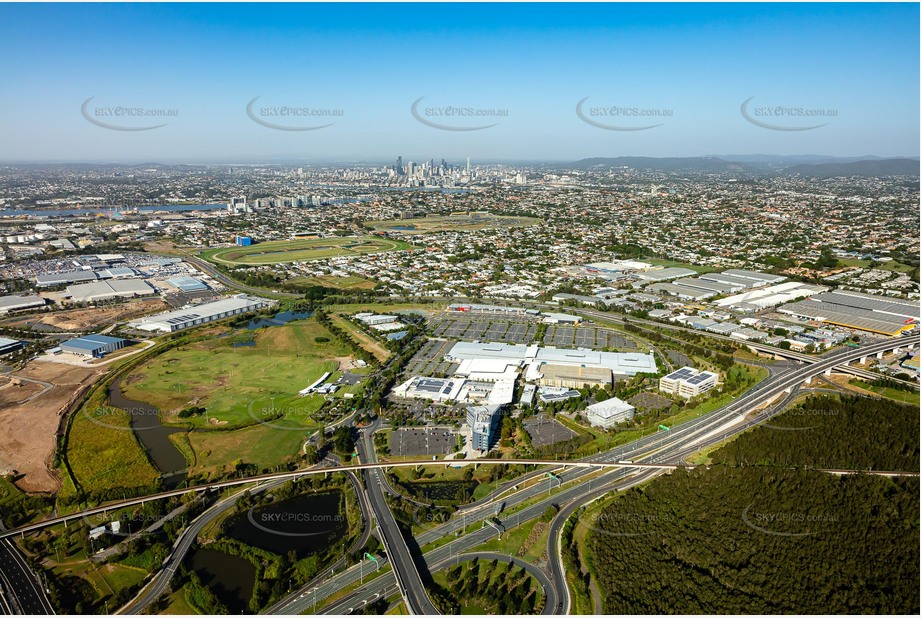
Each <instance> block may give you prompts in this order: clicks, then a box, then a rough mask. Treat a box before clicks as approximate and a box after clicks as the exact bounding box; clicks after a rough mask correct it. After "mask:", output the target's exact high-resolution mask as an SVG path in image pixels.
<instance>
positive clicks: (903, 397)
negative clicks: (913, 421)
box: [849, 380, 921, 406]
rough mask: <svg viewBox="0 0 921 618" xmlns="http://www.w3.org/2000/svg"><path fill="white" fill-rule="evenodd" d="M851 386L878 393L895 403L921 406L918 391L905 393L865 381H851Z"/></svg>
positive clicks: (920, 397)
mask: <svg viewBox="0 0 921 618" xmlns="http://www.w3.org/2000/svg"><path fill="white" fill-rule="evenodd" d="M849 384H852V385H854V386H857V387H859V388H862V389H864V390H868V391H871V392H874V393H876V394H877V395H882V396H883V397H886V398H888V399H892V400H894V401H900V402H902V403H910V404H912V405H915V406H917V405H921V393H918V391H903V390H899V389H897V388H891V387H889V386H875V385H873V384H870V383H869V382H864V381H863V380H851V381H850V382H849Z"/></svg>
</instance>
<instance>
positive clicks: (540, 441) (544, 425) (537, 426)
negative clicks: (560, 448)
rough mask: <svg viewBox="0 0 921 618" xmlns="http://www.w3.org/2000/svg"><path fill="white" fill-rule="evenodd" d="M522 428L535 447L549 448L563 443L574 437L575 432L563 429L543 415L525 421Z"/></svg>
mask: <svg viewBox="0 0 921 618" xmlns="http://www.w3.org/2000/svg"><path fill="white" fill-rule="evenodd" d="M524 428H525V430H526V431H527V432H528V435H529V436H531V444H533V445H534V446H536V447H541V446H549V445H551V444H556V443H557V442H565V441H566V440H571V439H573V438H574V437H576V435H577V434H576V432H574V431H572V430H571V429H569V428H567V427H564V426H563V425H562V424H561V423H560V422H559V421H556V420H554V419H552V418H547V417H546V416H544V415H543V414H539V415H537V416H532V417H531V418H528V419H525V421H524Z"/></svg>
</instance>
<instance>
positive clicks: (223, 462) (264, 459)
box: [170, 419, 315, 476]
mask: <svg viewBox="0 0 921 618" xmlns="http://www.w3.org/2000/svg"><path fill="white" fill-rule="evenodd" d="M283 421H284V419H282V421H279V422H278V423H272V425H256V426H255V427H246V428H244V429H236V430H234V431H193V432H191V433H188V434H184V433H183V434H173V435H172V436H170V439H171V440H172V441H173V443H174V444H176V445H177V446H178V447H179V450H180V451H182V452H183V454H184V455H185V456H186V460H188V461H189V463H190V466H189V471H190V473H192V474H199V473H202V474H206V475H211V476H214V475H217V474H221V473H223V472H229V471H231V469H232V468H233V465H234V463H235V462H237V461H240V462H243V463H247V464H253V465H255V466H257V467H258V468H259V469H260V470H261V469H263V468H271V467H272V466H275V465H277V464H280V463H282V462H283V461H284V460H285V458H286V457H289V456H290V457H295V456H297V455H298V453H299V452H300V448H301V445H302V444H303V442H304V437H305V435H306V434H308V433H310V430H311V429H312V428H313V426H311V427H304V431H295V430H291V431H286V430H282V429H280V427H281V426H282V422H283ZM276 425H277V426H276ZM314 426H315V425H314ZM183 440H186V441H187V442H186V444H187V446H184V445H181V444H180V443H181V442H182V441H183ZM189 449H191V457H190V453H189Z"/></svg>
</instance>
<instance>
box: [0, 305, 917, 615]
mask: <svg viewBox="0 0 921 618" xmlns="http://www.w3.org/2000/svg"><path fill="white" fill-rule="evenodd" d="M598 317H599V318H603V319H611V316H609V315H607V314H600V315H599V316H598ZM656 325H658V324H657V323H656ZM917 344H918V336H913V337H901V338H894V339H890V340H885V341H881V342H877V343H870V344H864V345H862V346H861V347H860V348H857V349H853V348H849V349H844V350H840V351H837V352H835V353H832V354H829V355H826V356H823V357H814V356H810V357H806V358H804V359H802V360H803V361H805V362H807V363H809V364H807V365H801V366H798V367H794V368H789V369H784V370H782V371H780V372H777V373H776V374H775V375H772V376H771V377H770V378H769V379H768V380H766V381H764V382H762V383H760V384H759V385H756V386H755V387H754V388H753V389H752V390H750V391H749V392H748V393H746V394H744V395H742V396H741V397H740V398H738V399H736V400H735V401H733V402H731V403H730V404H729V405H727V406H725V407H724V408H722V409H720V410H718V411H716V412H713V413H710V414H708V415H706V416H703V417H700V418H698V419H694V420H692V421H688V422H686V423H683V424H681V425H676V426H675V427H673V428H672V430H671V431H669V432H663V433H660V434H652V435H650V436H647V437H645V438H642V439H640V440H638V441H636V442H634V443H632V444H630V445H626V446H624V447H621V448H618V449H614V450H613V451H609V452H607V453H603V454H599V455H596V456H594V457H592V458H587V459H586V460H585V461H586V462H591V461H596V462H598V463H602V462H605V461H607V462H612V463H611V464H609V465H621V466H624V464H616V462H617V461H618V460H619V458H622V457H624V456H630V457H631V459H632V460H633V461H636V460H637V459H638V457H637V455H641V456H642V457H650V456H651V454H650V453H651V452H655V451H658V452H659V456H657V457H656V460H657V461H660V462H661V461H663V460H662V457H665V456H671V457H674V456H675V455H676V453H677V452H678V450H677V449H679V448H681V447H687V446H688V445H689V440H690V441H691V442H690V445H691V446H693V448H692V451H693V450H694V449H697V448H702V447H704V446H707V445H709V444H714V443H716V442H718V441H721V440H723V439H725V438H726V437H727V436H728V435H732V434H734V433H736V432H738V431H742V430H744V429H747V428H748V427H749V426H751V425H753V424H756V423H758V422H762V421H763V420H765V419H766V418H768V416H766V415H761V416H759V418H757V419H755V420H753V421H745V420H744V417H745V415H746V414H747V413H748V412H750V411H751V410H753V409H754V408H756V407H758V406H760V405H761V404H763V403H765V402H767V401H770V400H772V399H773V398H775V397H777V396H779V395H780V394H781V393H783V392H784V391H786V392H788V393H789V392H791V391H792V390H794V389H796V388H798V387H799V385H801V384H802V383H803V382H804V381H805V380H806V379H808V378H811V377H814V376H817V375H820V374H821V373H823V372H824V371H826V370H830V369H832V368H833V367H836V366H838V365H841V364H844V363H848V362H851V361H853V360H857V359H859V358H861V357H863V356H867V355H870V354H874V353H876V352H882V351H887V350H890V349H894V348H896V347H901V348H905V347H907V346H908V345H917ZM874 375H875V374H874ZM740 421H742V422H740ZM721 425H726V426H725V427H721ZM368 435H369V434H365V438H366V439H367V440H370V438H369V437H368ZM692 439H693V440H692ZM362 448H366V449H369V452H370V453H371V454H373V446H370V443H368V444H366V445H365V446H364V447H362ZM372 456H373V455H372ZM417 463H420V462H401V463H400V464H384V465H388V466H394V465H416V464H417ZM496 463H509V462H508V461H505V462H503V461H502V460H496ZM533 463H535V464H552V465H556V466H563V467H564V472H563V473H561V474H560V475H559V477H560V478H561V480H562V482H563V484H569V483H570V482H571V481H575V480H577V479H578V478H579V477H581V476H583V475H585V474H588V472H589V470H590V469H589V468H581V467H577V466H579V462H558V461H554V462H549V461H539V460H534V461H533ZM349 468H350V469H351V470H357V469H362V470H363V473H364V474H365V479H366V482H367V484H368V487H369V490H370V489H372V488H380V487H381V485H378V481H383V480H384V479H382V478H381V474H382V473H381V472H380V470H379V465H363V466H350V467H349ZM565 468H568V470H565ZM627 468H633V469H634V470H636V469H639V470H640V471H639V472H638V473H636V472H634V473H633V474H636V475H637V478H642V479H644V480H645V479H646V478H647V477H651V476H652V475H654V474H655V473H656V472H655V471H652V470H645V471H644V470H642V469H641V467H640V465H639V462H638V461H637V465H636V466H624V467H621V468H619V469H617V470H615V471H613V472H606V473H604V474H602V475H601V476H600V477H599V478H597V479H593V480H592V481H591V482H590V483H588V489H586V488H585V486H584V485H585V483H583V484H582V485H579V484H573V485H572V486H570V487H569V488H567V489H562V488H560V491H559V492H558V493H557V495H555V496H552V497H548V499H545V500H540V501H538V502H537V503H536V504H532V505H529V506H527V507H525V508H523V509H522V510H520V511H519V512H517V513H514V514H513V515H507V516H506V518H505V520H499V521H500V525H501V526H507V525H509V524H510V523H511V519H510V518H511V517H515V521H516V524H515V525H519V524H520V523H521V522H522V521H528V520H529V519H531V518H534V517H537V516H539V515H540V514H541V513H542V512H543V510H544V509H545V508H546V506H547V505H548V504H550V503H551V501H552V502H553V503H557V504H566V505H567V510H568V509H569V507H570V506H573V504H576V503H578V504H582V503H583V502H585V501H587V500H590V499H591V496H592V495H593V494H595V493H597V492H598V491H609V490H610V489H611V488H613V487H614V486H615V485H616V483H618V482H620V481H622V480H623V478H624V477H625V476H627V474H628V470H627ZM333 470H334V469H331V468H326V469H325V470H324V471H325V472H329V471H333ZM310 473H316V472H315V471H307V470H304V471H298V472H293V473H291V472H289V473H281V474H274V475H264V476H263V477H250V478H246V479H238V480H235V481H229V482H225V483H220V484H215V485H212V486H206V487H202V488H186V489H183V490H180V491H179V493H185V492H187V491H190V490H193V489H194V490H198V491H201V490H204V489H215V488H220V487H226V486H233V485H239V484H248V483H253V482H256V481H259V480H268V481H277V482H282V481H283V480H286V479H288V478H296V477H297V476H299V475H303V474H310ZM596 488H597V489H596ZM547 490H548V494H549V493H550V492H551V490H552V487H550V484H549V483H548V486H547ZM542 491H543V485H542V484H540V483H538V484H536V485H534V486H532V487H529V488H525V489H523V490H521V491H516V492H515V493H514V494H512V495H511V496H509V497H508V498H507V499H506V500H505V504H506V506H507V507H511V506H514V505H518V504H521V503H523V502H526V501H528V500H532V499H534V498H535V497H536V496H537V495H538V494H540V493H541V492H542ZM167 493H172V494H173V495H178V494H176V492H165V493H164V494H161V495H157V496H148V497H145V498H143V499H136V500H130V501H125V503H124V504H121V506H126V505H128V504H138V503H140V502H142V501H145V500H149V499H158V498H162V497H165V496H166V494H167ZM368 493H369V499H370V504H371V508H372V509H373V510H374V511H375V513H376V514H377V515H378V521H379V523H380V521H381V520H382V519H388V518H386V517H383V515H384V514H385V513H386V515H389V520H390V522H392V526H391V525H390V522H387V524H386V525H380V527H379V530H380V532H381V536H382V538H383V540H384V544H385V547H386V548H387V552H388V556H394V557H395V560H394V562H395V563H396V564H397V565H398V566H397V571H398V573H399V576H400V578H401V580H402V578H408V579H409V580H411V581H410V582H402V581H401V583H400V588H401V591H402V592H403V594H404V597H406V598H407V601H408V605H409V606H410V609H411V611H413V612H419V613H437V610H436V609H435V608H434V606H432V605H431V601H430V600H429V599H428V597H427V595H425V593H424V588H423V587H421V585H418V584H417V582H416V581H415V580H416V579H417V578H418V582H419V584H421V577H420V576H419V571H418V568H416V563H415V562H414V561H413V558H412V555H411V554H410V552H409V550H408V548H407V547H406V544H405V540H403V538H402V534H401V533H400V531H399V528H398V527H396V523H395V521H394V520H393V518H392V513H390V510H389V508H387V505H386V500H385V499H384V497H383V490H382V489H381V490H380V491H376V490H373V491H369V492H368ZM374 494H378V495H377V496H376V499H375V497H372V496H374ZM118 507H119V504H110V505H107V506H105V507H98V508H96V509H89V510H87V511H84V512H82V513H78V514H73V515H71V516H70V517H71V518H73V517H83V516H86V515H89V514H92V513H94V512H104V511H105V510H112V509H114V508H118ZM488 507H489V504H488V503H484V504H483V505H482V506H481V507H480V508H479V509H474V510H472V511H465V512H464V513H463V514H462V518H461V519H457V518H455V519H452V520H451V521H449V522H448V523H446V524H444V525H442V526H439V527H437V528H433V529H430V530H428V531H425V532H423V533H420V534H419V535H418V536H417V541H418V543H419V545H420V546H424V545H426V544H429V543H431V542H433V541H436V540H438V539H440V538H442V537H445V536H447V535H449V534H454V533H457V532H458V531H459V530H461V528H464V532H466V530H465V529H466V524H467V523H468V522H474V523H476V522H483V520H485V519H487V518H489V517H491V516H492V511H491V510H489V508H488ZM212 508H214V507H212ZM575 508H578V507H575ZM561 513H562V512H561ZM495 519H497V520H498V518H495ZM59 521H64V518H52V519H50V520H47V521H45V522H39V523H38V524H33V525H31V526H26V527H23V528H20V529H17V530H14V531H10V532H6V533H3V534H0V536H2V537H6V536H10V535H12V534H17V533H22V532H24V531H27V530H29V529H38V528H41V527H45V526H47V525H53V524H54V523H58V522H59ZM554 521H556V520H554ZM561 521H565V519H562V520H561ZM462 522H463V524H462ZM205 523H207V522H205ZM203 526H204V524H202V525H201V527H203ZM201 527H199V528H198V529H197V530H195V532H194V534H183V535H182V536H181V537H180V539H179V540H177V545H179V547H178V548H176V547H174V552H173V553H172V554H171V556H170V558H168V559H167V561H166V563H165V565H164V567H165V568H164V570H163V571H161V572H160V573H158V577H155V578H154V580H152V582H155V581H158V580H165V582H164V583H163V584H162V587H161V592H162V588H163V587H165V585H166V583H168V580H169V577H168V575H170V574H171V571H170V570H169V569H170V567H172V569H173V570H175V566H176V564H178V561H176V562H174V561H173V558H177V559H181V558H180V554H181V556H184V554H185V551H187V550H188V546H190V545H191V542H192V540H194V538H195V536H196V535H197V533H198V531H200V529H201ZM494 533H495V532H494V531H493V530H492V529H491V528H480V529H479V530H475V531H473V532H471V533H465V534H464V535H463V536H461V537H459V538H457V539H456V540H454V541H452V542H450V543H448V544H446V545H443V546H441V547H439V548H437V549H434V550H432V551H430V552H427V553H426V554H425V555H424V556H423V558H422V560H424V562H425V563H426V564H427V565H433V566H434V565H437V564H440V561H441V560H443V559H444V558H445V555H444V554H445V553H446V552H448V558H450V556H451V555H453V554H454V553H459V552H462V551H467V550H469V549H471V548H473V547H475V546H476V545H478V544H481V543H482V542H484V541H485V540H486V539H488V538H489V537H490V536H491V535H492V534H494ZM183 539H189V541H188V543H187V544H185V543H184V542H183ZM397 541H399V542H397ZM3 543H4V544H9V541H8V540H4V541H3ZM183 544H185V547H184V549H183V548H182V545H183ZM403 548H405V552H404V551H401V550H402V549H403ZM176 549H179V550H180V551H175V550H176ZM3 555H5V556H7V560H6V561H5V562H0V573H2V574H3V577H4V578H5V579H7V580H10V583H9V584H7V583H6V582H4V583H5V584H6V587H11V589H12V590H13V592H14V595H13V596H16V598H15V599H10V598H7V597H6V596H4V598H3V603H2V605H0V607H6V608H8V609H11V610H14V609H15V608H14V606H15V605H17V604H19V605H20V606H21V607H23V606H25V605H27V604H28V603H29V602H30V601H29V600H28V594H27V590H28V589H27V588H24V586H25V580H23V581H22V582H21V583H20V585H18V586H17V584H16V583H15V582H13V581H12V579H11V574H12V576H13V578H15V573H16V571H17V570H23V569H24V572H25V573H27V574H28V575H26V578H27V579H28V580H29V581H31V582H32V587H33V589H34V590H36V591H37V595H36V598H35V599H34V600H33V601H32V602H33V604H34V608H35V610H36V611H34V613H48V612H49V611H51V608H50V604H48V601H47V599H46V598H45V597H44V595H43V594H41V591H40V587H38V588H36V587H37V586H38V584H37V582H35V580H34V576H31V573H30V571H29V569H28V566H27V565H26V564H25V562H24V560H23V559H22V557H21V556H19V555H18V552H17V551H16V550H15V548H13V547H11V546H10V545H6V546H5V548H4V551H3V552H2V553H0V556H3ZM551 555H552V554H551ZM17 558H18V559H17ZM556 562H558V561H557V560H552V561H551V570H552V569H553V568H554V567H553V564H554V563H556ZM410 565H412V566H410ZM557 566H559V565H557ZM560 568H561V567H560ZM161 573H163V576H160V575H161ZM388 577H389V578H390V583H391V584H392V583H397V579H396V578H395V577H394V575H393V573H392V572H391V573H385V574H383V575H381V576H380V577H379V578H378V580H377V581H376V582H375V585H378V583H379V584H386V583H387V581H386V579H387V578H388ZM358 579H359V570H358V569H355V567H352V568H351V569H347V570H346V571H344V572H342V573H340V574H339V575H337V576H334V577H332V578H330V579H328V580H326V581H324V582H322V583H321V584H320V585H319V586H317V587H315V588H314V589H313V590H314V593H313V595H312V596H313V601H314V602H317V601H318V600H319V601H322V600H323V599H325V598H327V597H329V596H331V595H332V594H335V593H336V592H338V591H339V590H342V589H343V588H345V587H346V586H349V585H351V584H352V583H354V582H355V581H357V580H358ZM407 583H408V585H407ZM555 583H556V584H560V582H559V581H557V582H555ZM150 590H151V586H148V588H147V589H145V591H144V593H143V594H148V593H150ZM561 590H563V592H562V594H561V596H562V597H565V594H566V593H565V586H564V587H563V588H562V589H561ZM17 591H19V593H20V594H22V595H23V598H22V599H20V598H19V597H18V596H17V595H16V592H17ZM298 592H299V593H301V594H299V595H298V594H297V593H295V595H292V596H291V597H288V599H286V600H285V601H283V602H282V603H280V604H279V605H278V606H277V610H278V611H279V613H300V612H302V611H304V610H305V609H306V607H307V602H306V600H305V599H306V597H305V595H304V594H303V592H304V591H303V589H302V590H301V591H298ZM362 592H368V591H367V590H364V589H363V588H362V587H360V588H359V589H358V590H357V591H356V592H353V593H351V594H350V595H349V597H348V598H352V597H353V596H354V595H355V594H360V593H362ZM370 594H373V593H370V592H369V593H368V595H370ZM156 596H159V594H157V595H153V596H152V598H156ZM366 598H367V596H366V597H365V599H366ZM365 599H363V600H365ZM148 602H149V601H148ZM560 603H563V604H564V605H565V606H567V607H568V601H560ZM141 605H143V604H141ZM131 607H132V609H133V608H134V604H132V606H131ZM39 609H40V610H41V611H38V610H39ZM30 613H33V612H30Z"/></svg>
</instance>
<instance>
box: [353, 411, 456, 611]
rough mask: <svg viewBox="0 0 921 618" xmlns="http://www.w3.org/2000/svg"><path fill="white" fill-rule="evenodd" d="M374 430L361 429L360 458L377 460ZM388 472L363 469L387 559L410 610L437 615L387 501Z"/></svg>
mask: <svg viewBox="0 0 921 618" xmlns="http://www.w3.org/2000/svg"><path fill="white" fill-rule="evenodd" d="M374 426H376V423H375V425H372V427H374ZM372 433H373V432H372V431H370V430H368V431H362V432H361V433H360V437H359V440H358V444H357V448H358V455H359V457H361V461H363V462H365V461H366V462H369V463H376V462H377V453H376V452H375V450H374V444H372V442H371V440H372V438H371V436H372ZM384 474H385V472H384V471H383V470H381V469H379V468H374V469H368V470H365V471H364V477H365V488H366V491H367V495H368V500H369V501H370V503H371V508H372V510H373V511H374V518H375V519H376V520H377V524H378V530H379V532H380V536H381V541H383V543H384V549H386V550H387V560H388V561H389V562H390V563H391V566H392V567H393V573H394V574H395V575H396V581H397V586H398V587H399V589H400V595H401V596H402V597H403V601H404V602H405V603H406V607H407V609H408V610H409V612H410V613H411V614H424V615H434V614H440V613H441V612H440V611H438V608H437V607H435V605H434V603H432V601H431V599H429V596H428V594H427V593H426V591H425V585H424V584H423V583H422V576H421V574H420V573H419V566H418V565H417V564H416V562H415V560H414V559H413V555H412V552H410V551H409V546H408V545H407V544H406V539H404V538H403V533H402V532H401V531H400V527H399V526H398V525H397V522H396V519H394V517H393V512H392V511H391V510H390V506H389V505H388V504H387V499H386V497H385V492H384V485H383V484H384V483H386V482H387V479H386V478H384Z"/></svg>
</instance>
